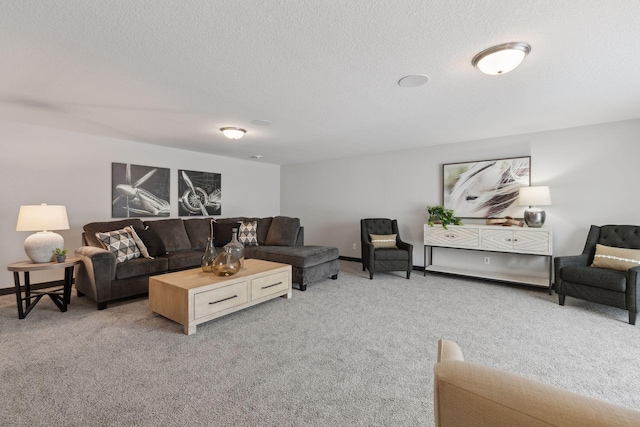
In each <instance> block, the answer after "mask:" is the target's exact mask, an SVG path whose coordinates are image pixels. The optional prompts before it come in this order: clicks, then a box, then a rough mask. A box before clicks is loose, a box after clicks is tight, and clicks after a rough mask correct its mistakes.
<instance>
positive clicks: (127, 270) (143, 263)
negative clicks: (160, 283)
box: [116, 257, 168, 279]
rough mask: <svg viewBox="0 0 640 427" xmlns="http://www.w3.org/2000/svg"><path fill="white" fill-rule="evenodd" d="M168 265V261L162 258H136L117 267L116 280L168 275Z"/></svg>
mask: <svg viewBox="0 0 640 427" xmlns="http://www.w3.org/2000/svg"><path fill="white" fill-rule="evenodd" d="M167 265H168V263H167V260H166V259H165V258H161V257H158V258H153V259H151V258H136V259H132V260H129V261H125V262H121V263H118V264H117V265H116V279H127V278H129V277H138V276H148V275H151V274H160V273H166V271H167Z"/></svg>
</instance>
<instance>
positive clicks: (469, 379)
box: [434, 344, 640, 427]
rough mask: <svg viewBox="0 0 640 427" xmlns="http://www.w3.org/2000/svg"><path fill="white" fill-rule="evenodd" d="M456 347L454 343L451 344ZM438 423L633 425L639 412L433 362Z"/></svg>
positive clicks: (454, 361)
mask: <svg viewBox="0 0 640 427" xmlns="http://www.w3.org/2000/svg"><path fill="white" fill-rule="evenodd" d="M454 345H455V344H454ZM434 409H435V418H436V424H435V425H436V426H437V427H443V426H468V425H470V422H472V424H473V425H474V426H479V427H482V426H541V425H545V426H585V427H589V426H614V425H615V426H632V425H640V424H639V423H640V412H639V411H635V410H632V409H629V408H625V407H622V406H618V405H614V404H612V403H609V402H605V401H602V400H598V399H594V398H591V397H587V396H582V395H579V394H577V393H573V392H570V391H567V390H563V389H560V388H557V387H554V386H551V385H547V384H544V383H542V382H540V381H537V380H534V379H530V378H526V377H523V376H520V375H516V374H512V373H509V372H504V371H501V370H499V369H495V368H490V367H486V366H482V365H477V364H474V363H469V362H465V361H463V360H462V353H461V352H454V354H453V357H444V358H443V360H442V362H439V363H436V364H435V366H434Z"/></svg>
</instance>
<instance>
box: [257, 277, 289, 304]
mask: <svg viewBox="0 0 640 427" xmlns="http://www.w3.org/2000/svg"><path fill="white" fill-rule="evenodd" d="M286 289H289V273H288V272H286V271H284V272H282V273H275V274H270V275H268V276H264V277H259V278H257V279H253V280H252V281H251V300H256V299H258V298H262V297H264V296H267V295H271V294H274V293H276V292H280V291H284V290H286Z"/></svg>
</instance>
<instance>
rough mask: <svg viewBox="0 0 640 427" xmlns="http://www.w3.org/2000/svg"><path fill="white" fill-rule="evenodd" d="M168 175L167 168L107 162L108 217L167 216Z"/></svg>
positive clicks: (168, 202) (169, 205)
mask: <svg viewBox="0 0 640 427" xmlns="http://www.w3.org/2000/svg"><path fill="white" fill-rule="evenodd" d="M169 176H170V171H169V169H168V168H156V167H152V166H140V165H132V164H131V163H111V216H112V217H113V218H129V217H146V216H169V214H170V212H171V204H170V194H171V192H170V188H169V185H170V184H169Z"/></svg>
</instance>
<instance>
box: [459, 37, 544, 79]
mask: <svg viewBox="0 0 640 427" xmlns="http://www.w3.org/2000/svg"><path fill="white" fill-rule="evenodd" d="M529 52H531V46H529V45H528V44H527V43H523V42H511V43H503V44H499V45H497V46H493V47H490V48H489V49H485V50H483V51H482V52H480V53H479V54H477V55H476V56H474V57H473V60H471V63H472V64H473V66H474V67H476V68H478V69H479V70H480V71H482V72H483V73H485V74H489V75H491V76H498V75H500V74H505V73H508V72H509V71H511V70H513V69H514V68H516V67H517V66H518V65H520V63H521V62H522V60H523V59H524V57H525V56H527V55H528V54H529Z"/></svg>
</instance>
